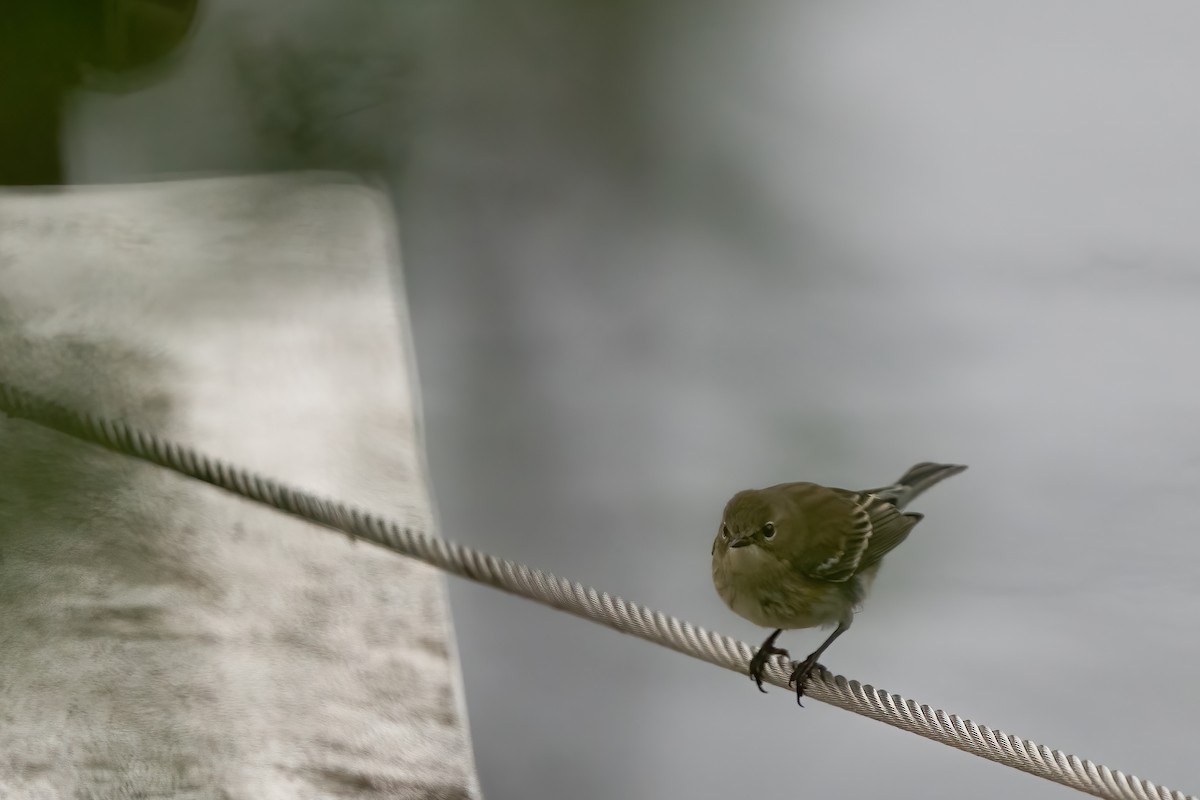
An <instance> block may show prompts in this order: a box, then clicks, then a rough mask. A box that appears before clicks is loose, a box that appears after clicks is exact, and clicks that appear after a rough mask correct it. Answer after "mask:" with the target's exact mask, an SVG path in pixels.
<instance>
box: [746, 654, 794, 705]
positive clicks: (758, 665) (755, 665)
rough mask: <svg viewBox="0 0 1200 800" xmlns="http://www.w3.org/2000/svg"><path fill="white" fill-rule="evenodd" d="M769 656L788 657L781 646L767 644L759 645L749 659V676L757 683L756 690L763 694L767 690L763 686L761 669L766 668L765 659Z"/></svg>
mask: <svg viewBox="0 0 1200 800" xmlns="http://www.w3.org/2000/svg"><path fill="white" fill-rule="evenodd" d="M771 656H783V657H784V658H788V651H787V650H785V649H783V648H782V647H775V646H773V645H767V646H765V647H760V648H759V649H758V652H757V653H755V654H754V657H753V658H751V659H750V677H751V678H753V679H754V682H755V683H756V684H758V690H759V691H760V692H762V693H763V694H766V693H767V690H766V689H764V688H763V670H765V669H766V668H767V660H768V659H770V658H771Z"/></svg>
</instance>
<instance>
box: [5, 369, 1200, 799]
mask: <svg viewBox="0 0 1200 800" xmlns="http://www.w3.org/2000/svg"><path fill="white" fill-rule="evenodd" d="M0 412H3V413H6V414H8V415H9V416H12V417H17V418H20V419H24V420H27V421H29V422H33V423H35V424H38V425H41V426H43V427H46V428H50V429H53V430H55V431H58V432H59V433H63V434H66V435H68V436H71V437H73V438H76V439H81V440H83V441H86V442H90V443H92V444H95V445H99V446H101V447H104V448H107V449H109V450H112V451H115V452H117V453H121V454H123V455H127V456H133V457H136V458H140V459H142V460H144V461H149V462H151V463H153V464H157V465H159V466H161V467H164V468H166V469H170V470H172V471H174V472H178V473H180V474H183V475H186V476H188V477H191V478H194V479H196V480H199V481H203V482H204V483H208V484H211V485H213V486H216V487H218V488H220V489H223V490H225V491H227V492H231V493H233V494H236V495H239V496H241V497H243V498H246V499H248V500H252V501H254V502H257V503H261V504H264V505H267V506H270V507H272V508H275V509H276V510H278V511H282V512H284V513H287V514H291V515H292V516H296V517H299V518H302V519H304V520H307V521H309V522H313V523H316V524H318V525H321V526H323V527H326V528H331V529H334V530H338V531H342V532H344V533H346V534H349V535H350V536H351V537H353V538H356V539H364V540H366V541H369V542H372V543H374V544H377V545H380V546H382V547H385V548H387V549H389V550H392V551H394V552H397V553H400V554H401V555H405V556H408V557H410V558H415V559H418V560H420V561H423V562H425V563H427V564H430V565H432V566H434V567H437V568H439V569H442V570H444V571H446V572H449V573H452V574H454V575H458V576H459V577H463V578H467V579H468V580H473V581H477V582H479V583H483V584H487V585H488V586H492V587H494V588H496V589H500V590H503V591H506V592H509V593H511V594H515V595H518V596H520V597H524V598H526V599H529V600H533V601H535V602H538V603H542V604H544V605H549V606H552V607H554V608H557V609H560V610H562V611H566V612H568V613H571V614H574V615H576V616H579V617H583V618H584V619H589V620H591V621H593V622H597V623H599V624H601V625H605V626H607V627H610V628H613V629H615V630H618V631H620V632H622V633H627V634H630V635H632V636H637V637H639V638H641V639H645V640H646V641H649V642H653V643H655V644H659V645H662V646H664V647H668V648H670V649H672V650H675V651H677V652H679V653H683V654H684V655H688V656H691V657H693V658H696V659H699V660H701V661H706V662H708V663H710V664H714V665H716V666H719V667H724V668H725V669H729V670H733V671H735V672H739V673H741V674H743V675H744V674H746V671H747V669H748V667H749V663H750V659H751V657H752V656H753V654H754V652H755V648H753V647H751V646H750V645H749V644H747V643H746V642H741V641H738V640H736V639H732V638H730V637H728V636H723V635H721V634H718V633H714V632H712V631H709V630H706V629H704V628H700V627H697V626H695V625H692V624H691V623H689V622H686V621H684V620H680V619H678V618H676V617H672V616H668V615H666V614H664V613H662V612H661V611H654V610H653V609H649V608H646V607H644V606H641V605H639V604H637V603H634V602H630V601H627V600H624V599H622V598H620V597H614V596H612V595H609V594H608V593H607V592H598V591H597V590H595V589H593V588H591V587H587V586H584V585H583V584H581V583H577V582H574V581H569V580H567V579H565V578H559V577H557V576H555V575H552V574H550V573H546V572H542V571H540V570H537V569H533V568H531V567H528V566H526V565H524V564H519V563H515V562H512V561H508V560H506V559H502V558H497V557H496V556H492V555H488V554H487V553H483V552H481V551H478V550H475V549H473V548H470V547H467V546H465V545H462V544H458V543H455V542H450V541H447V540H445V539H442V538H441V537H436V536H431V535H428V534H425V533H420V532H418V531H414V530H413V529H412V528H411V527H407V526H402V525H400V524H399V523H398V522H395V521H393V520H389V519H386V518H384V517H381V516H378V515H376V514H372V513H370V512H368V511H365V510H362V509H359V508H354V507H351V506H347V505H345V504H343V503H339V502H336V501H334V500H331V499H327V498H321V497H317V496H315V495H312V494H309V493H307V492H304V491H302V490H300V489H297V488H294V487H291V486H288V485H286V484H283V483H279V482H277V481H274V480H272V479H270V478H267V477H264V476H262V475H258V474H255V473H252V472H249V471H246V470H243V469H240V468H238V467H235V466H233V465H231V464H228V463H225V462H223V461H221V460H219V459H216V458H210V457H208V456H205V455H203V454H201V453H199V452H197V451H195V450H193V449H191V448H189V447H186V446H183V445H180V444H177V443H175V442H171V441H167V440H164V439H161V438H159V437H158V436H155V435H154V434H151V433H148V432H146V431H143V430H140V429H138V428H134V427H132V426H130V425H128V424H126V423H124V422H121V421H118V420H111V419H107V418H103V417H98V416H94V415H90V414H84V413H80V412H76V411H73V410H70V409H68V408H66V407H65V406H62V405H60V404H58V403H54V402H52V401H49V400H46V399H43V398H41V397H38V396H37V395H34V394H32V393H30V392H28V391H25V390H23V389H19V388H16V387H14V386H10V385H8V384H6V383H4V382H2V381H0ZM791 669H792V665H791V662H789V661H788V660H786V659H785V658H783V657H782V656H775V657H773V658H772V659H771V661H770V662H769V664H768V668H767V670H766V671H765V674H764V680H765V681H767V682H769V683H771V684H773V685H775V686H778V687H781V688H787V681H788V678H789V676H790V674H791ZM805 694H806V695H808V696H810V697H812V698H813V699H815V700H819V701H821V702H825V703H829V704H830V705H833V706H836V707H838V708H841V709H845V710H847V711H852V712H854V713H856V714H860V715H862V716H865V717H868V718H870V719H873V720H877V721H879V722H884V723H886V724H888V725H891V726H893V727H896V728H900V729H901V730H905V731H909V732H910V733H915V734H918V735H920V736H923V737H925V738H927V739H932V740H933V741H937V742H941V743H942V744H946V745H949V746H950V747H954V748H957V749H959V750H963V751H966V752H968V753H973V754H975V755H977V756H980V757H982V758H986V759H988V760H991V761H995V762H997V763H999V764H1003V765H1005V766H1008V767H1013V768H1015V769H1019V770H1022V771H1024V772H1028V773H1030V774H1031V775H1036V776H1038V777H1040V778H1045V779H1046V780H1050V781H1054V782H1055V783H1059V784H1062V785H1064V786H1069V787H1071V788H1074V789H1078V790H1079V791H1081V792H1085V793H1087V794H1091V795H1094V796H1096V797H1102V798H1111V800H1198V799H1197V798H1196V797H1195V796H1191V795H1185V794H1184V793H1183V792H1180V791H1176V790H1173V789H1167V788H1165V787H1162V786H1159V785H1157V784H1155V783H1152V782H1151V781H1148V780H1144V779H1142V778H1139V777H1137V776H1136V775H1127V774H1126V773H1123V772H1121V771H1120V770H1111V769H1109V768H1108V767H1106V766H1104V765H1102V764H1096V763H1095V762H1092V761H1089V760H1086V759H1080V758H1077V757H1076V756H1073V755H1069V754H1067V753H1064V752H1062V751H1061V750H1051V749H1050V748H1048V747H1045V746H1044V745H1040V744H1037V743H1035V742H1032V741H1030V740H1028V739H1022V738H1019V737H1017V736H1012V735H1010V734H1006V733H1004V732H1002V731H999V730H996V729H993V728H989V727H987V726H986V725H977V724H976V723H974V722H972V721H971V720H969V719H964V718H962V717H959V716H958V715H956V714H947V713H946V712H944V711H942V710H940V709H936V710H935V709H932V708H930V707H929V706H927V705H918V704H917V703H916V702H914V701H912V700H908V699H905V698H903V697H901V696H900V695H896V694H890V693H888V692H885V691H883V690H880V689H876V688H874V687H872V686H870V685H864V684H862V683H859V682H858V681H855V680H849V679H847V678H844V677H842V676H841V675H834V674H832V673H830V672H829V671H828V670H825V669H824V668H821V669H818V670H815V671H814V673H813V675H812V677H811V678H810V679H809V682H808V684H806V687H805ZM790 697H791V695H790V694H789V695H788V698H789V700H790Z"/></svg>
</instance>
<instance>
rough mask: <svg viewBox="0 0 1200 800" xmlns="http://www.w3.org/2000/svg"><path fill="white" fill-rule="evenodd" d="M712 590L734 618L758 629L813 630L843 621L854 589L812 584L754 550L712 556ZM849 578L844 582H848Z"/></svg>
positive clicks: (849, 610)
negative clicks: (713, 588) (738, 617)
mask: <svg viewBox="0 0 1200 800" xmlns="http://www.w3.org/2000/svg"><path fill="white" fill-rule="evenodd" d="M712 574H713V585H714V586H716V589H717V593H718V594H719V595H720V596H721V599H722V600H724V601H725V604H726V605H727V606H729V607H730V608H731V609H732V610H733V612H734V613H735V614H737V615H738V616H740V617H744V618H745V619H748V620H750V621H751V622H753V623H754V624H755V625H761V626H763V627H764V628H784V629H792V628H813V627H816V626H819V625H831V624H834V623H837V622H839V621H843V620H845V621H848V620H849V618H850V617H851V616H852V615H853V613H854V606H855V605H856V603H857V602H858V601H859V600H861V596H860V597H858V598H857V599H856V597H855V595H856V594H859V592H857V591H856V589H857V587H853V586H848V585H844V584H837V583H829V582H826V581H814V580H812V579H810V578H807V577H805V576H804V575H802V574H800V573H799V572H798V571H796V570H795V569H794V568H793V567H792V566H791V564H789V563H787V562H786V561H783V560H781V559H778V558H776V557H775V556H774V555H773V554H771V553H768V552H766V551H764V550H763V549H762V548H761V547H758V546H757V545H750V546H748V547H738V548H734V549H726V550H725V551H724V552H722V551H721V549H720V548H718V549H717V551H716V552H715V553H714V554H713V560H712ZM854 582H855V581H854V580H853V579H852V580H851V581H848V582H847V584H849V583H854Z"/></svg>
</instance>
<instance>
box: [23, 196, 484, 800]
mask: <svg viewBox="0 0 1200 800" xmlns="http://www.w3.org/2000/svg"><path fill="white" fill-rule="evenodd" d="M393 236H394V234H393V226H392V218H391V215H390V211H389V209H388V207H387V205H386V203H384V202H383V201H382V200H381V198H380V197H379V196H378V195H377V194H376V193H375V192H373V191H371V190H369V189H367V188H365V187H363V186H360V185H356V184H355V183H353V182H352V181H349V180H343V179H341V178H338V177H334V176H328V175H301V176H286V177H269V178H236V179H215V180H200V181H187V182H172V183H161V184H150V185H139V186H126V187H104V188H91V189H75V190H70V191H67V192H65V193H45V194H33V195H29V194H26V195H21V194H12V193H7V194H0V379H5V380H11V381H14V382H17V383H19V384H21V385H23V386H25V387H27V388H29V389H31V390H33V391H36V392H40V393H44V394H48V395H51V396H53V397H55V398H57V399H60V400H62V401H63V402H66V403H68V404H71V405H74V406H77V407H80V408H86V409H90V410H92V411H94V412H98V413H102V414H109V415H113V416H119V417H123V418H125V419H128V420H130V421H132V422H135V423H136V424H139V425H142V426H144V427H146V428H148V429H151V430H154V431H158V432H161V433H163V434H165V435H167V436H170V437H173V438H176V439H178V440H180V441H183V442H187V443H191V444H193V445H195V446H197V447H198V448H199V449H201V450H203V451H205V452H208V453H212V454H217V455H220V456H221V457H223V458H226V459H228V460H231V461H234V462H238V463H241V464H244V465H246V466H248V467H251V468H254V469H258V470H261V471H263V472H266V473H268V474H271V475H274V476H277V477H279V478H281V479H283V480H286V481H289V482H292V483H295V484H297V485H300V486H304V487H308V488H311V489H313V490H316V491H318V492H321V493H325V494H329V495H334V496H337V497H340V498H344V499H346V500H349V501H352V502H356V503H359V504H362V505H364V506H367V507H370V508H373V509H378V510H380V511H382V512H385V513H388V514H391V515H394V516H396V517H398V518H401V519H407V520H410V521H412V523H413V524H415V525H417V526H420V527H422V528H428V527H429V526H430V524H431V515H430V509H429V495H428V492H427V487H426V485H425V476H424V472H423V470H422V458H421V455H420V452H421V450H420V447H421V445H420V442H419V437H418V433H417V421H416V418H415V416H416V415H415V413H414V408H415V400H414V397H415V395H414V391H415V386H414V385H413V384H412V382H411V381H412V373H411V371H410V369H409V362H408V358H407V347H406V345H407V336H408V332H407V316H406V310H405V309H404V308H396V307H395V303H394V299H393V298H394V297H395V296H397V295H398V294H399V293H398V292H395V291H394V290H395V287H394V286H393V285H392V281H391V280H390V279H391V278H392V276H391V275H389V272H390V271H391V270H393V268H394V265H395V262H396V248H395V242H394V240H393ZM397 320H399V327H398V326H397ZM0 558H2V560H0V797H39V798H40V797H45V798H58V797H64V798H65V797H71V798H75V797H81V798H82V797H87V798H91V797H95V798H109V797H142V796H154V797H177V798H210V797H211V798H217V797H220V798H246V799H247V800H270V799H271V798H281V799H282V798H317V797H400V798H408V797H414V798H415V797H422V798H424V797H439V798H443V797H444V798H460V797H470V796H475V795H476V794H477V790H476V788H475V778H474V775H473V767H472V763H471V756H470V749H469V743H468V737H467V731H466V723H465V719H464V717H463V714H462V713H461V708H462V706H461V703H460V692H459V688H458V673H457V664H456V662H455V659H454V655H453V652H454V651H453V647H452V645H451V637H450V635H449V630H448V619H447V609H446V603H445V598H444V590H443V582H442V578H441V576H440V575H438V574H437V573H436V572H435V571H433V570H432V569H431V568H428V567H425V566H423V565H420V564H416V563H413V562H411V561H409V560H407V559H404V558H401V557H398V556H395V555H393V554H391V553H388V552H386V551H383V550H380V549H377V548H375V547H373V546H370V545H366V544H353V543H351V542H350V541H348V540H347V539H345V538H343V537H340V536H338V535H336V534H331V533H329V532H327V531H324V530H320V529H316V528H313V527H310V526H307V525H305V524H302V523H300V522H298V521H296V520H293V519H290V518H288V517H285V516H282V515H280V514H276V513H272V512H269V511H267V510H265V509H262V508H258V507H256V506H253V505H251V504H249V503H245V502H242V501H239V500H237V499H234V498H231V497H229V496H226V495H224V494H222V493H220V492H218V491H217V490H214V489H212V488H210V487H207V486H204V485H202V484H198V483H195V482H190V481H188V480H187V479H184V478H182V477H179V476H176V475H173V474H170V473H168V472H165V471H163V470H159V469H157V468H155V467H152V466H149V465H146V464H141V463H139V462H136V461H133V460H131V459H126V458H123V457H121V456H117V455H114V454H110V453H107V452H104V451H101V450H99V449H97V448H93V447H90V446H86V445H83V444H81V443H78V442H74V441H72V440H69V439H67V438H66V437H63V436H60V435H57V434H53V433H50V432H47V431H45V430H41V429H39V428H37V427H35V426H33V425H30V424H28V423H24V422H19V421H13V420H7V419H2V418H0Z"/></svg>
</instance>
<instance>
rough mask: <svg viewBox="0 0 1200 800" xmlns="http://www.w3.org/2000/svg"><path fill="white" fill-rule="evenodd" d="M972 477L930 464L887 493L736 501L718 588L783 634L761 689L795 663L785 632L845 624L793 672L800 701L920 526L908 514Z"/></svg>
mask: <svg viewBox="0 0 1200 800" xmlns="http://www.w3.org/2000/svg"><path fill="white" fill-rule="evenodd" d="M965 469H966V467H964V466H960V465H956V464H933V463H928V462H926V463H922V464H917V465H916V466H915V467H913V468H912V469H910V470H909V471H908V472H906V473H905V474H904V476H903V477H901V478H900V480H899V481H897V482H896V483H895V484H893V485H892V486H885V487H882V488H879V489H867V490H863V491H850V490H847V489H832V488H828V487H825V486H819V485H817V484H815V483H781V484H779V485H777V486H770V487H768V488H766V489H749V490H746V491H743V492H738V493H737V494H735V495H734V496H733V498H732V499H730V501H729V502H728V503H727V504H726V506H725V513H724V515H723V516H722V519H721V526H720V528H719V529H718V531H717V537H716V540H715V541H714V542H713V547H712V576H713V584H714V585H715V586H716V588H717V593H718V594H720V595H721V599H722V600H724V601H725V603H726V604H727V605H728V606H729V607H730V608H731V609H733V610H734V611H735V612H736V613H737V614H739V615H741V616H743V617H745V618H746V619H748V620H750V621H751V622H753V623H755V624H756V625H762V626H764V627H768V628H775V629H776V630H775V632H774V633H773V634H771V636H769V637H768V638H767V641H766V642H765V643H764V644H763V647H762V648H761V649H760V650H759V652H758V654H756V655H755V657H754V660H753V661H752V662H751V665H750V675H751V677H752V678H754V680H755V681H756V682H757V683H758V685H759V688H760V689H761V688H762V670H763V668H764V667H765V666H766V660H767V658H768V657H770V656H771V655H776V654H779V655H786V651H784V650H782V649H780V648H776V647H775V646H774V643H775V638H776V637H777V636H778V635H779V634H780V632H781V631H783V630H791V629H793V628H811V627H815V626H818V625H837V629H836V630H835V631H834V632H833V634H832V635H831V636H830V637H829V638H828V639H826V640H825V642H824V644H822V645H821V647H819V648H818V649H817V650H816V652H814V653H813V654H812V655H810V656H809V657H808V658H807V659H806V660H805V661H804V663H802V664H801V665H800V666H798V667H797V668H796V670H795V672H793V673H792V680H793V681H794V682H795V683H796V687H797V688H796V697H797V700H799V698H800V697H801V696H802V695H803V692H804V680H805V679H806V678H807V677H808V675H809V673H811V671H812V669H813V668H814V667H815V666H816V663H817V658H818V657H820V655H821V653H822V652H824V650H825V648H827V647H828V646H829V645H830V644H831V643H832V642H833V640H834V639H836V638H837V637H838V636H840V635H841V634H842V633H843V632H844V631H845V630H846V629H847V628H849V627H850V623H851V622H853V620H854V611H855V609H856V608H857V607H858V606H859V605H860V604H861V603H862V601H863V599H864V598H865V597H866V595H867V592H868V591H869V590H870V588H871V582H872V581H873V580H874V578H875V574H876V572H878V571H879V564H880V561H881V559H882V558H883V557H884V556H885V555H887V554H888V553H889V552H891V551H892V550H893V549H895V548H896V546H897V545H899V544H900V543H901V542H903V541H904V540H905V538H907V536H908V534H909V531H911V530H912V529H913V526H915V525H916V524H917V523H918V522H919V521H920V520H921V515H920V514H905V513H902V509H903V508H904V506H905V505H907V504H908V502H909V501H911V500H912V499H913V498H914V497H916V496H917V495H919V494H920V493H921V492H923V491H925V490H926V489H928V488H929V487H930V486H933V485H934V484H935V483H938V482H939V481H942V480H944V479H946V478H948V477H950V476H951V475H957V474H958V473H960V472H962V471H963V470H965Z"/></svg>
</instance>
